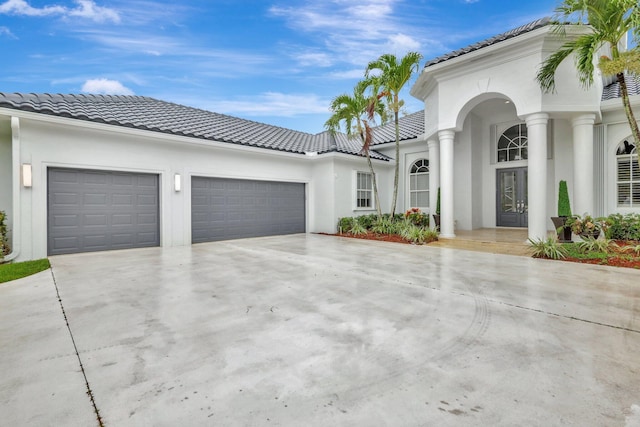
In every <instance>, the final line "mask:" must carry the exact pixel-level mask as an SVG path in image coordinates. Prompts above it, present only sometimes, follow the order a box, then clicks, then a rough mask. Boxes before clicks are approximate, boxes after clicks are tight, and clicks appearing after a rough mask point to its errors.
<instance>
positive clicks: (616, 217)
mask: <svg viewBox="0 0 640 427" xmlns="http://www.w3.org/2000/svg"><path fill="white" fill-rule="evenodd" d="M606 224H607V229H606V233H605V235H606V236H607V238H608V239H613V240H635V241H640V214H635V213H632V214H626V215H622V214H612V215H609V216H608V217H607V218H606Z"/></svg>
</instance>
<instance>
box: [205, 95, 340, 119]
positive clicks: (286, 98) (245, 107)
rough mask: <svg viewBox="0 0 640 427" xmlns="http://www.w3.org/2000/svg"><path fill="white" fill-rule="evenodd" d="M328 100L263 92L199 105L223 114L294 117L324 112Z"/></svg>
mask: <svg viewBox="0 0 640 427" xmlns="http://www.w3.org/2000/svg"><path fill="white" fill-rule="evenodd" d="M330 102H331V101H330V100H329V99H323V98H321V97H319V96H318V95H315V94H285V93H279V92H265V93H262V94H260V95H258V96H247V97H240V98H237V99H235V100H220V101H214V102H208V103H206V105H202V106H200V107H201V108H205V109H208V110H210V111H218V112H223V113H224V114H239V115H248V116H279V117H294V116H300V115H305V114H318V113H321V114H326V113H328V112H329V103H330Z"/></svg>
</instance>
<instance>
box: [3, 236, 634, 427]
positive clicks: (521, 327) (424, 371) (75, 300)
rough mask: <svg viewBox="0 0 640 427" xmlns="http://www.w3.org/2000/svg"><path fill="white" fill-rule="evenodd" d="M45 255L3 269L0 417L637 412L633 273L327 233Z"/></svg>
mask: <svg viewBox="0 0 640 427" xmlns="http://www.w3.org/2000/svg"><path fill="white" fill-rule="evenodd" d="M51 261H52V265H53V270H52V272H43V273H40V274H38V275H36V276H32V277H30V278H26V279H22V280H20V281H16V282H12V283H8V284H4V285H0V342H1V343H2V346H1V348H0V366H1V367H2V375H1V376H0V413H2V420H3V423H5V424H6V425H12V426H20V425H97V424H98V421H97V418H96V416H95V411H94V406H93V403H92V401H91V397H93V399H94V403H95V408H97V410H98V411H99V413H100V416H101V417H102V421H103V422H104V424H105V425H109V426H129V425H131V426H134V425H135V426H163V425H166V426H175V425H185V426H186V425H224V426H235V425H238V426H262V425H274V426H301V425H317V426H325V425H340V426H355V425H357V426H372V425H376V426H465V425H468V426H478V425H487V426H488V425H508V426H518V425H522V426H549V425H575V426H625V425H626V426H633V425H639V424H640V271H634V270H628V269H616V268H610V267H599V266H588V265H577V264H570V263H561V262H554V261H545V260H534V259H530V258H526V257H517V256H508V255H507V256H504V255H493V254H486V253H477V252H468V251H459V250H453V249H442V248H430V247H428V246H411V245H400V244H393V243H382V242H371V241H362V240H355V239H353V240H350V239H343V238H337V237H331V236H321V235H293V236H286V237H275V238H274V237H270V238H259V239H248V240H238V241H230V242H219V243H210V244H200V245H194V246H192V247H183V248H165V249H162V248H151V249H138V250H126V251H116V252H106V253H93V254H80V255H66V256H59V257H53V258H52V259H51ZM58 296H59V299H58ZM63 310H64V314H65V315H66V319H67V320H68V325H69V327H67V324H66V322H65V316H63ZM70 332H71V333H70ZM76 349H77V352H76ZM81 367H82V368H81ZM87 385H88V387H89V388H90V391H91V393H90V394H87Z"/></svg>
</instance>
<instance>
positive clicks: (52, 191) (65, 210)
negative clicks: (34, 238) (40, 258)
mask: <svg viewBox="0 0 640 427" xmlns="http://www.w3.org/2000/svg"><path fill="white" fill-rule="evenodd" d="M47 177H48V181H47V182H48V187H49V188H48V203H47V207H48V209H49V211H48V230H47V234H48V236H47V237H48V253H49V255H59V254H69V253H76V252H91V251H104V250H110V249H125V248H140V247H148V246H158V245H159V244H160V221H159V213H158V212H159V211H158V208H159V204H158V181H159V180H158V175H153V174H144V173H129V172H111V171H100V170H82V169H62V168H50V169H49V170H48V174H47Z"/></svg>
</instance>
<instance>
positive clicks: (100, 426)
mask: <svg viewBox="0 0 640 427" xmlns="http://www.w3.org/2000/svg"><path fill="white" fill-rule="evenodd" d="M51 277H52V279H53V285H54V286H55V288H56V297H57V298H58V303H59V304H60V309H61V310H62V316H63V317H64V323H65V324H66V325H67V330H68V331H69V336H70V337H71V343H72V344H73V349H74V351H75V355H76V357H77V358H78V364H79V365H80V371H81V372H82V377H83V378H84V383H85V385H86V387H87V396H89V400H90V401H91V405H92V406H93V412H94V413H95V415H96V421H98V426H99V427H104V423H103V422H102V417H100V410H99V409H98V406H97V405H96V401H95V398H94V396H93V392H92V391H91V387H90V386H89V380H88V379H87V373H86V372H85V370H84V366H83V365H82V359H81V358H80V353H79V352H78V346H77V345H76V340H75V339H74V337H73V332H72V331H71V325H69V319H68V318H67V313H66V312H65V310H64V305H63V304H62V298H60V290H59V289H58V283H57V282H56V275H55V273H54V271H53V266H52V267H51Z"/></svg>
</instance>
